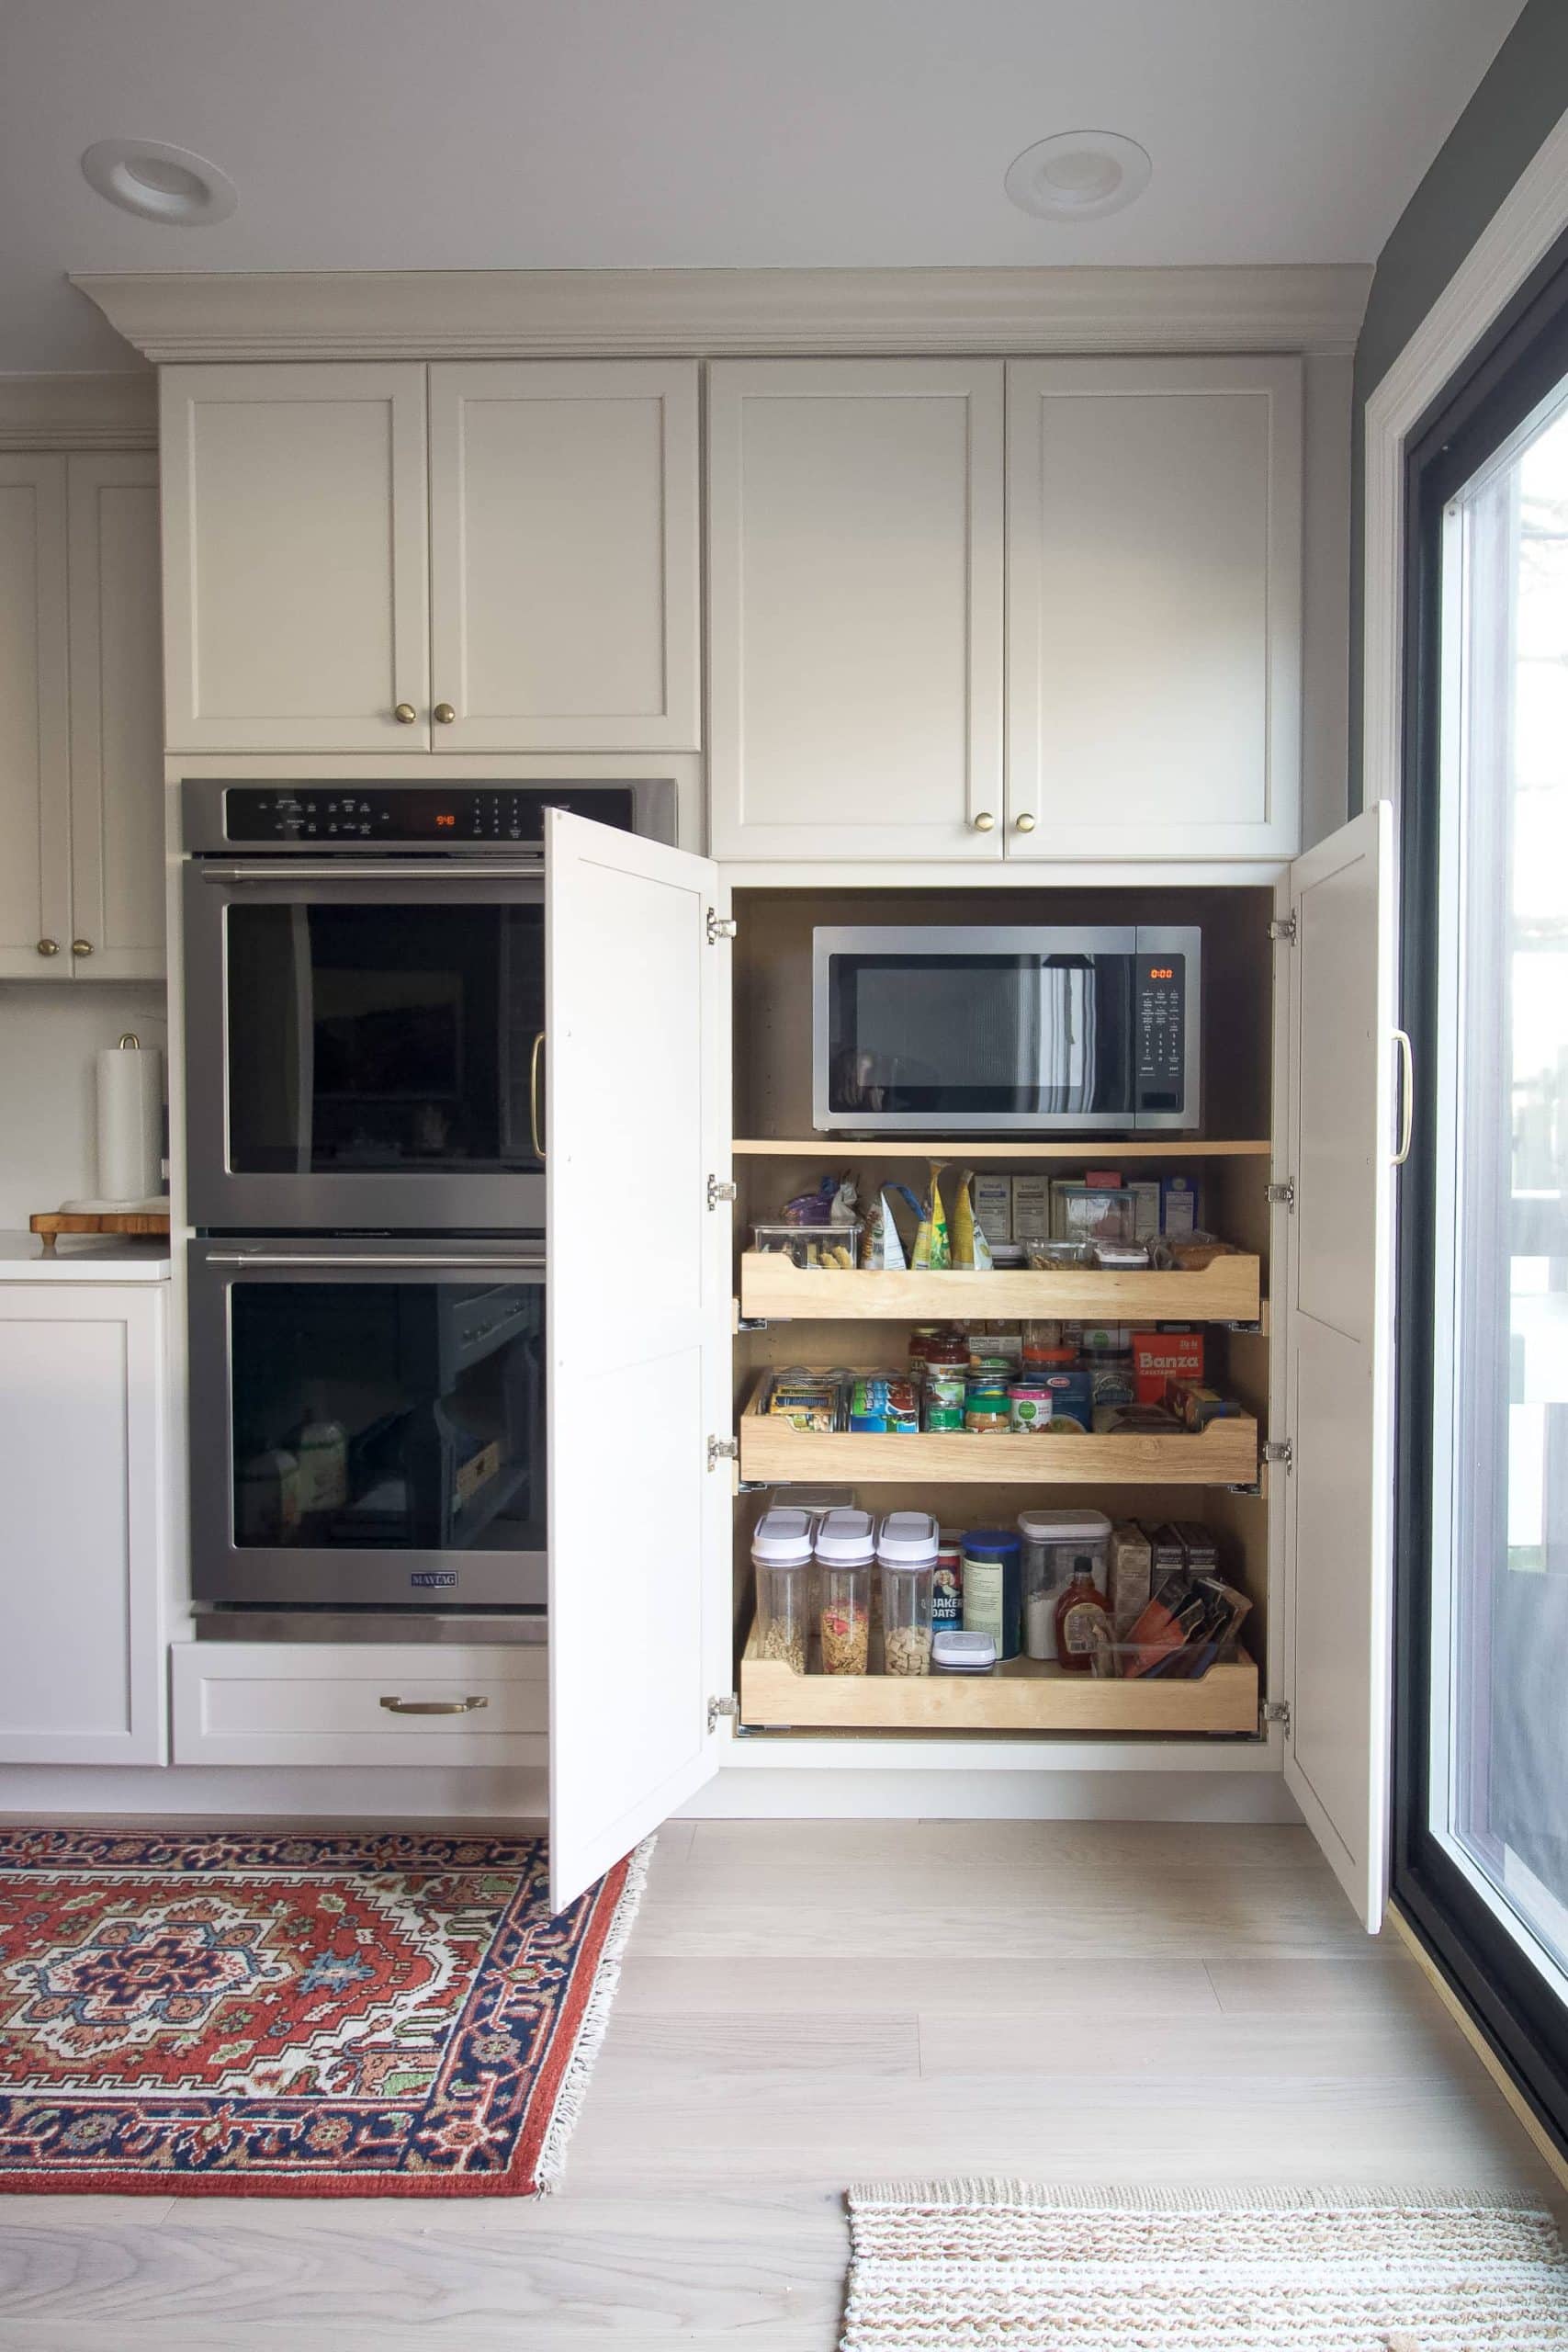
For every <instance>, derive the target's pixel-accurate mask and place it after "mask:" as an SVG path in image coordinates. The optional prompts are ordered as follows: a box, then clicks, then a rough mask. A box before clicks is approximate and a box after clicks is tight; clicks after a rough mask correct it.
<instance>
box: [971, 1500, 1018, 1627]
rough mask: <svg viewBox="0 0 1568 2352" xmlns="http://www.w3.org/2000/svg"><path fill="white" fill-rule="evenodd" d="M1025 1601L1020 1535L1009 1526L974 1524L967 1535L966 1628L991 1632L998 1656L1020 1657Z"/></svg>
mask: <svg viewBox="0 0 1568 2352" xmlns="http://www.w3.org/2000/svg"><path fill="white" fill-rule="evenodd" d="M1022 1605H1023V1594H1022V1581H1021V1575H1020V1548H1019V1541H1018V1537H1017V1536H1016V1535H1014V1534H1011V1533H1010V1532H1009V1531H1008V1530H1007V1529H1006V1528H1005V1527H976V1528H971V1529H970V1530H969V1531H968V1532H967V1533H966V1534H965V1535H964V1632H965V1633H966V1634H989V1635H990V1637H991V1639H992V1640H993V1641H994V1642H995V1644H996V1645H997V1656H998V1657H999V1658H1007V1657H1017V1656H1018V1653H1019V1645H1020V1626H1021V1617H1022Z"/></svg>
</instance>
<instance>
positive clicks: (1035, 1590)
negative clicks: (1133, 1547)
mask: <svg viewBox="0 0 1568 2352" xmlns="http://www.w3.org/2000/svg"><path fill="white" fill-rule="evenodd" d="M1018 1532H1019V1538H1020V1541H1021V1544H1022V1546H1023V1562H1022V1568H1023V1654H1024V1656H1025V1657H1041V1658H1054V1657H1055V1655H1056V1602H1057V1600H1058V1599H1059V1597H1060V1595H1061V1592H1062V1589H1063V1587H1064V1586H1065V1585H1066V1583H1067V1581H1068V1579H1069V1577H1071V1575H1072V1572H1073V1562H1074V1560H1075V1559H1077V1558H1078V1557H1080V1555H1084V1554H1087V1555H1089V1559H1090V1560H1091V1561H1092V1562H1093V1564H1094V1581H1095V1583H1096V1584H1097V1585H1098V1587H1099V1589H1100V1591H1101V1592H1103V1591H1104V1590H1105V1589H1106V1583H1107V1562H1108V1558H1109V1554H1110V1545H1111V1521H1109V1520H1108V1519H1107V1518H1106V1516H1105V1514H1104V1512H1103V1511H1098V1510H1021V1511H1020V1513H1019V1515H1018Z"/></svg>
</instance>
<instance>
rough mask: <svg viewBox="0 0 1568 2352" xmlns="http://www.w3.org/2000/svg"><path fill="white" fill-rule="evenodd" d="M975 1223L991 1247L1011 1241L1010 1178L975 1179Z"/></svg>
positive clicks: (977, 1177)
mask: <svg viewBox="0 0 1568 2352" xmlns="http://www.w3.org/2000/svg"><path fill="white" fill-rule="evenodd" d="M975 1221H976V1224H977V1225H978V1227H979V1228H980V1230H981V1232H982V1233H983V1234H984V1235H985V1237H986V1238H987V1241H989V1242H990V1243H991V1244H992V1245H993V1247H994V1246H995V1244H996V1243H997V1242H998V1241H1009V1242H1010V1241H1011V1240H1012V1239H1013V1238H1014V1237H1013V1229H1012V1178H1011V1177H1010V1176H976V1179H975Z"/></svg>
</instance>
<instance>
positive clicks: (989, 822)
mask: <svg viewBox="0 0 1568 2352" xmlns="http://www.w3.org/2000/svg"><path fill="white" fill-rule="evenodd" d="M996 821H997V820H996V819H995V818H994V817H993V816H992V814H991V812H990V810H989V809H981V811H980V813H979V815H978V816H977V817H976V820H975V831H976V832H977V833H988V832H989V831H990V830H991V828H992V826H993V825H994V824H995V823H996Z"/></svg>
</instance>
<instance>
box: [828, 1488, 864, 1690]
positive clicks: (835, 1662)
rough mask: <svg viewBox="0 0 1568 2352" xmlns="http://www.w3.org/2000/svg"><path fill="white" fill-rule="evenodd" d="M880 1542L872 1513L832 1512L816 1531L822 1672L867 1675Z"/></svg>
mask: <svg viewBox="0 0 1568 2352" xmlns="http://www.w3.org/2000/svg"><path fill="white" fill-rule="evenodd" d="M875 1557H876V1540H875V1535H874V1530H873V1525H872V1518H871V1513H870V1512H869V1511H866V1510H830V1511H829V1513H828V1515H827V1517H826V1518H825V1519H824V1520H822V1521H821V1522H820V1523H819V1525H818V1530H817V1573H818V1577H819V1578H820V1581H821V1592H822V1602H821V1613H820V1616H819V1618H818V1634H819V1638H820V1641H821V1645H822V1671H823V1673H824V1674H863V1673H864V1672H865V1671H866V1668H867V1667H868V1665H869V1663H870V1654H871V1570H872V1563H873V1561H874V1559H875Z"/></svg>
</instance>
